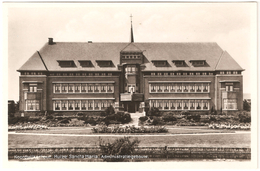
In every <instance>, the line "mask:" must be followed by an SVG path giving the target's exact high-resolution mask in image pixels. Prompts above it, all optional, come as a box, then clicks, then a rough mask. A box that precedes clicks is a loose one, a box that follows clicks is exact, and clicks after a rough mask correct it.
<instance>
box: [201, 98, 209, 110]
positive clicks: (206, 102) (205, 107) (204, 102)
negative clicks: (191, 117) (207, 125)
mask: <svg viewBox="0 0 260 171" xmlns="http://www.w3.org/2000/svg"><path fill="white" fill-rule="evenodd" d="M202 107H203V110H208V109H209V107H208V101H207V100H203V101H202Z"/></svg>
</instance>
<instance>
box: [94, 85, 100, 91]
mask: <svg viewBox="0 0 260 171" xmlns="http://www.w3.org/2000/svg"><path fill="white" fill-rule="evenodd" d="M94 92H95V93H98V92H99V85H98V84H96V85H95V86H94Z"/></svg>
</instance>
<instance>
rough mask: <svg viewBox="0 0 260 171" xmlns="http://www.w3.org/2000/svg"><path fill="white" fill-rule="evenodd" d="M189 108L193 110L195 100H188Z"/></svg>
mask: <svg viewBox="0 0 260 171" xmlns="http://www.w3.org/2000/svg"><path fill="white" fill-rule="evenodd" d="M190 110H195V100H190Z"/></svg>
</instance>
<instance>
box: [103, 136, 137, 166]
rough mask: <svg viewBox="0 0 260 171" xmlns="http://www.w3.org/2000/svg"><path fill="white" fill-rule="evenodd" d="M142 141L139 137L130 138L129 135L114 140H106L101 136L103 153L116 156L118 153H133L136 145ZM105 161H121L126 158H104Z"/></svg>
mask: <svg viewBox="0 0 260 171" xmlns="http://www.w3.org/2000/svg"><path fill="white" fill-rule="evenodd" d="M139 143H140V141H139V140H138V139H134V140H133V141H131V140H130V138H129V137H124V138H120V139H117V140H115V141H114V142H112V143H110V142H105V141H103V140H102V139H101V138H99V147H100V149H101V153H102V155H106V156H110V155H112V156H116V155H132V154H133V153H134V150H135V148H136V147H138V145H139ZM103 160H104V161H109V162H119V161H121V162H122V161H124V160H125V159H124V158H116V157H115V158H113V157H112V158H104V159H103Z"/></svg>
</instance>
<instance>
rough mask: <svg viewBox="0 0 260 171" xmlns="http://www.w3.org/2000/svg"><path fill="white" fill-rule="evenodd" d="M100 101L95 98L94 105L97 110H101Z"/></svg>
mask: <svg viewBox="0 0 260 171" xmlns="http://www.w3.org/2000/svg"><path fill="white" fill-rule="evenodd" d="M98 104H99V101H98V100H95V101H94V106H95V110H99V105H98Z"/></svg>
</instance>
